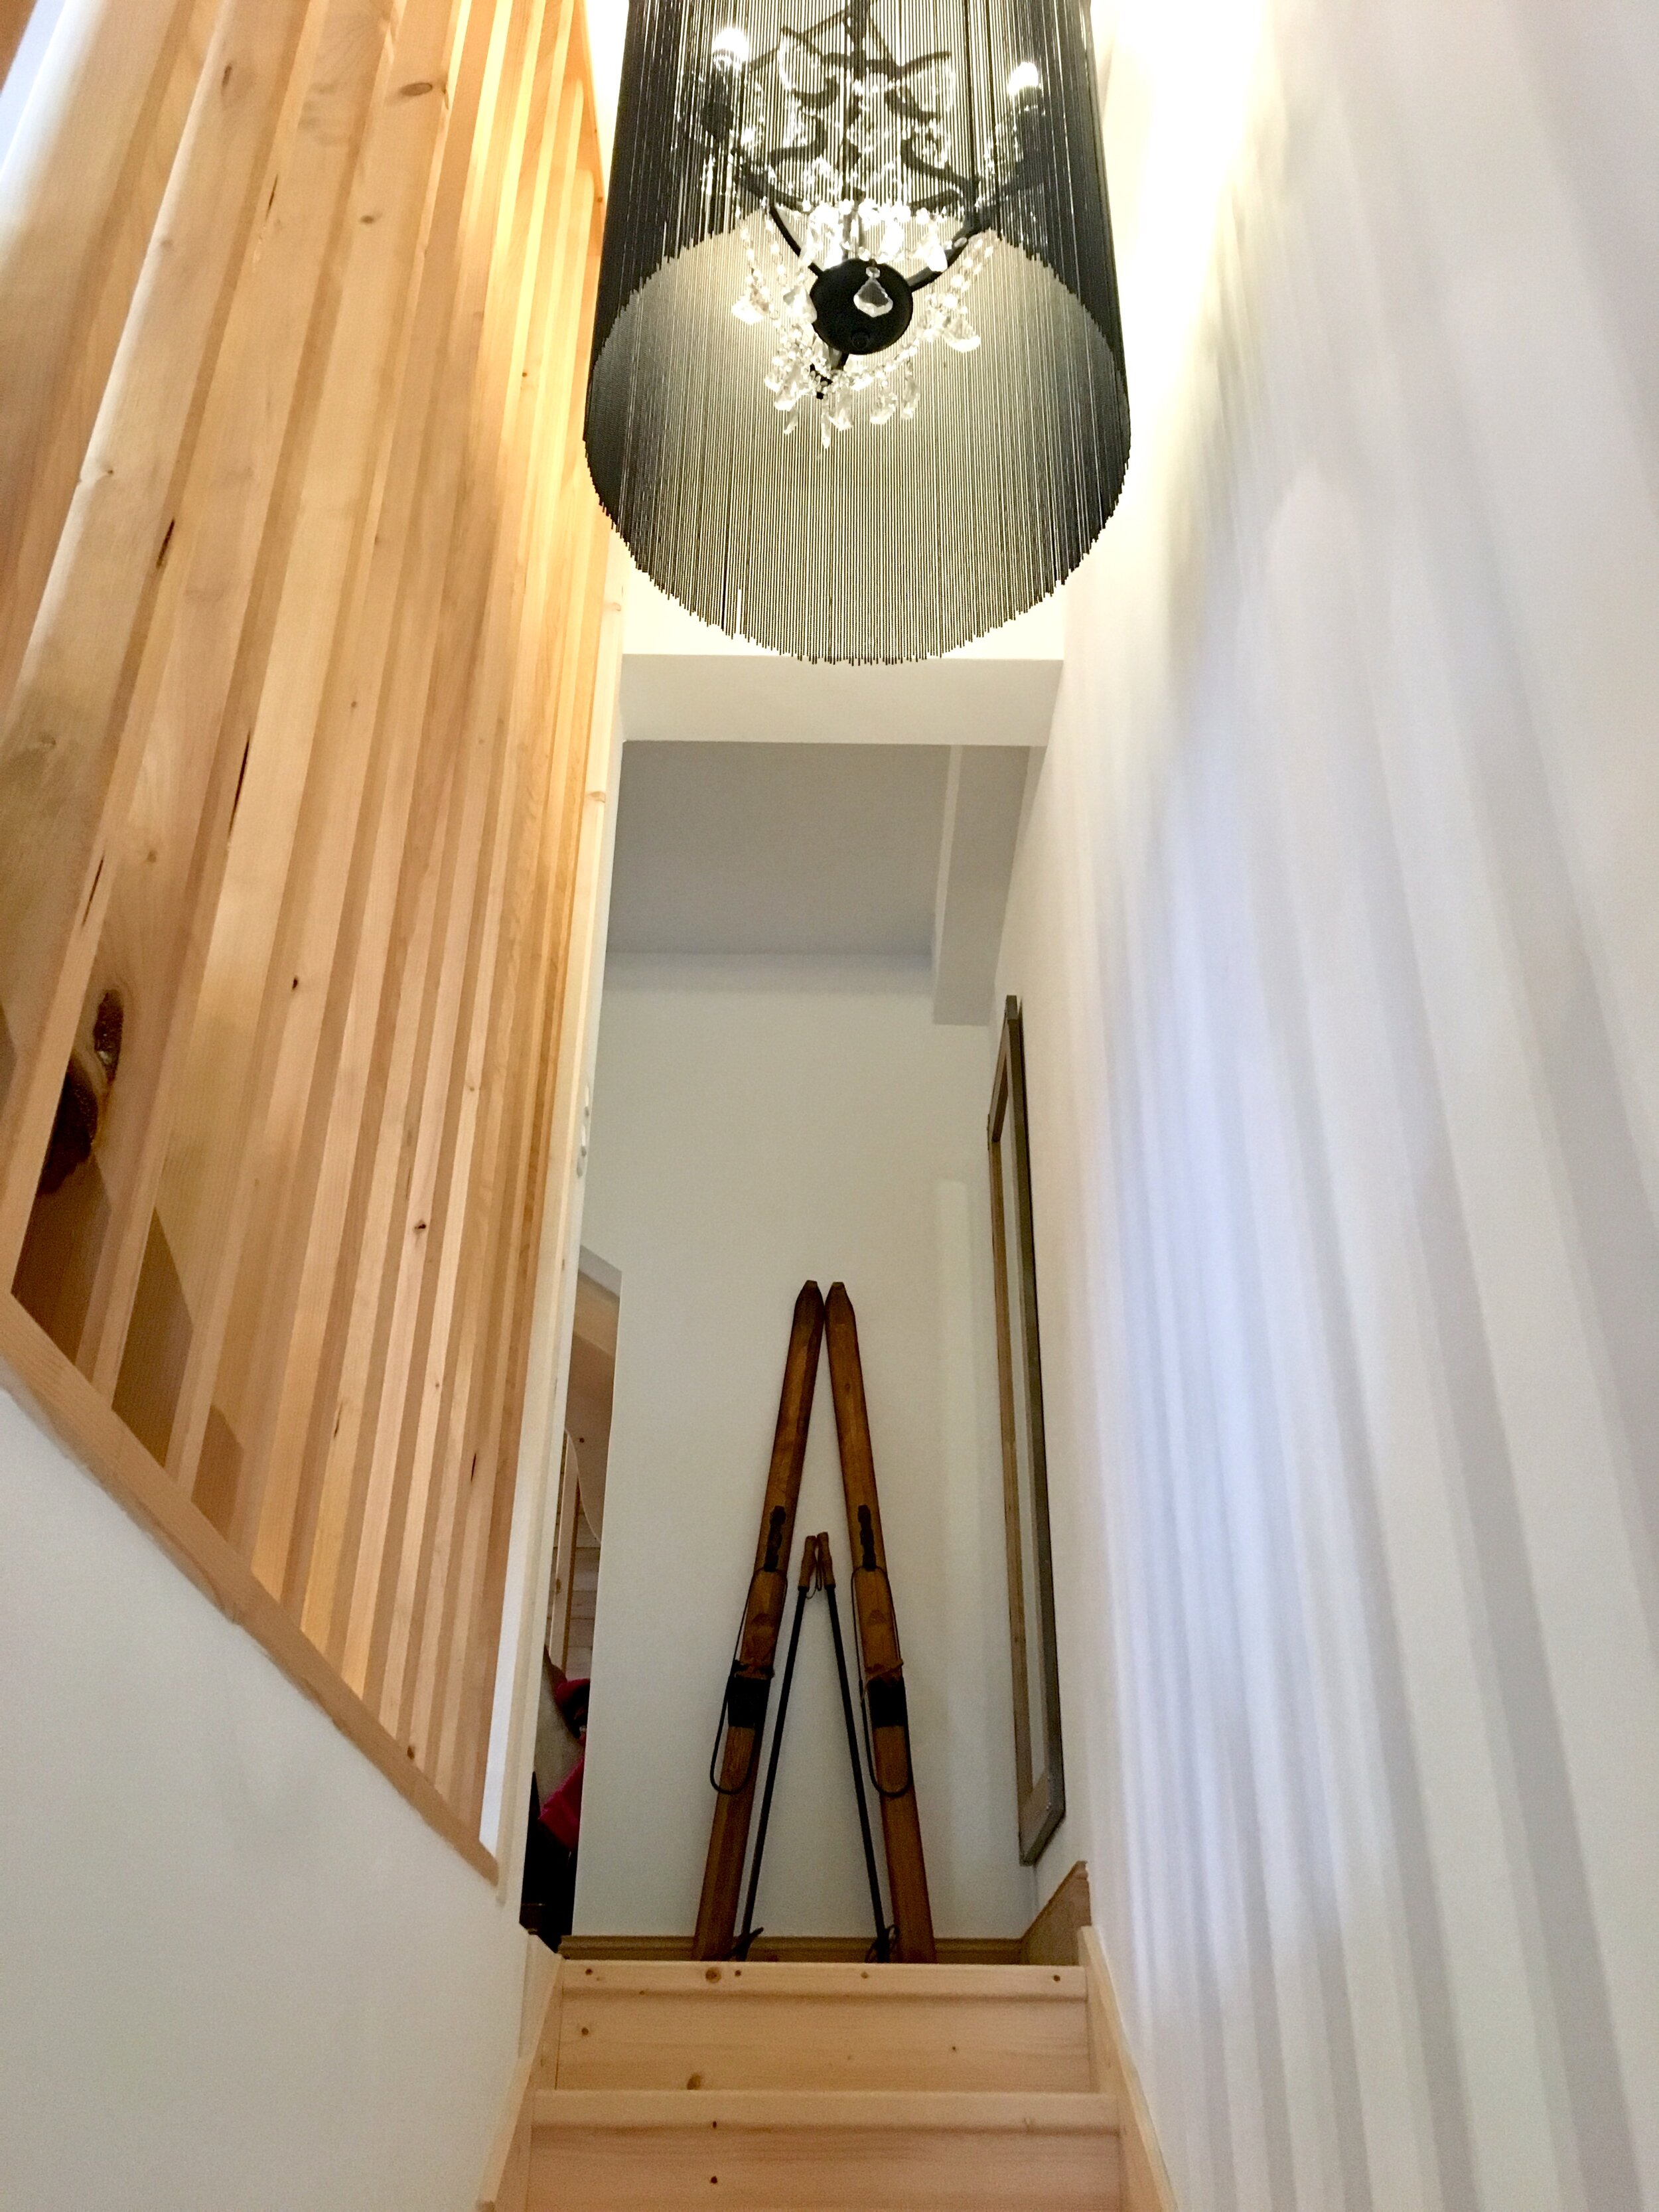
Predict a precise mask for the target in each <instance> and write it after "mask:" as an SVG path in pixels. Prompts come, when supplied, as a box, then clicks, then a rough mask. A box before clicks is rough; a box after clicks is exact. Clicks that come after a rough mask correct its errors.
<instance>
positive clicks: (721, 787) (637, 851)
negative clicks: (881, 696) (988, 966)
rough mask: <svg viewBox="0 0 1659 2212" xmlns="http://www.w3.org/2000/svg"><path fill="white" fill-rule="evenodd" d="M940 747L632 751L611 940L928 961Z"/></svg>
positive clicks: (641, 950) (940, 829) (643, 950)
mask: <svg viewBox="0 0 1659 2212" xmlns="http://www.w3.org/2000/svg"><path fill="white" fill-rule="evenodd" d="M950 764H951V757H950V753H949V750H948V749H947V748H946V747H945V746H942V745H905V744H876V745H859V744H684V743H667V744H650V743H644V744H641V743H640V742H638V741H637V740H633V741H630V742H629V744H627V745H626V746H625V747H624V748H623V768H622V799H621V804H620V807H619V809H618V811H617V858H616V867H615V873H614V877H613V880H612V890H611V932H610V948H611V951H612V952H614V953H621V954H624V955H627V954H653V955H659V956H661V955H682V954H688V953H690V954H711V953H725V954H790V955H803V954H811V955H818V956H824V957H868V956H876V957H885V958H900V959H903V958H908V959H915V960H917V961H926V960H928V959H930V958H931V957H932V955H933V914H934V903H935V897H936V893H937V889H938V882H939V851H940V844H941V840H942V837H943V835H944V825H945V787H946V784H947V781H948V780H949V772H950Z"/></svg>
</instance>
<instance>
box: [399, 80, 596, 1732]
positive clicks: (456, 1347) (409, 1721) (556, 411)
mask: <svg viewBox="0 0 1659 2212" xmlns="http://www.w3.org/2000/svg"><path fill="white" fill-rule="evenodd" d="M582 112H583V110H582V103H581V98H580V88H576V87H573V88H570V90H569V92H568V94H567V98H566V101H565V106H564V110H563V112H562V116H561V118H560V126H559V140H558V144H557V148H556V155H557V165H558V167H557V188H558V202H557V234H556V238H555V239H554V240H553V252H552V255H551V264H550V271H549V281H550V289H551V292H552V300H551V303H550V304H551V307H552V308H553V310H554V313H555V315H556V325H557V327H556V331H554V332H552V333H551V334H550V335H551V343H550V344H549V345H548V346H547V347H546V349H545V351H544V356H543V358H542V360H541V362H540V364H539V366H538V393H537V410H536V422H535V424H534V432H535V440H534V446H533V455H534V458H533V462H532V482H533V484H534V487H535V492H536V499H535V512H534V514H533V516H532V529H531V532H530V533H529V539H528V549H527V550H528V554H529V557H528V559H527V561H526V568H525V574H524V578H523V582H522V586H521V598H522V604H523V612H524V614H525V617H526V619H525V620H524V621H523V622H522V623H521V625H520V635H519V637H518V640H517V647H516V665H515V666H514V669H513V675H512V688H511V692H510V696H509V698H508V701H507V714H508V718H509V725H510V726H511V728H512V730H513V732H514V734H513V739H512V742H513V747H514V750H515V751H516V752H521V753H524V754H526V756H529V755H530V752H531V748H532V746H533V745H534V744H536V742H537V740H538V738H540V736H541V733H542V732H544V731H545V730H546V729H548V728H550V727H552V726H555V725H554V723H553V717H552V714H551V712H550V702H548V701H547V700H546V698H545V696H544V687H543V684H542V682H541V678H542V673H543V661H544V649H543V648H544V639H545V637H546V635H547V627H548V626H547V624H546V623H545V620H544V611H545V610H546V609H547V608H548V607H549V606H550V605H556V603H557V602H556V595H555V594H554V592H553V591H552V589H551V588H550V575H551V574H552V571H553V567H554V559H555V555H556V550H557V547H558V544H560V543H561V542H562V541H561V539H560V538H559V532H560V529H561V527H562V516H563V511H562V503H561V499H560V485H561V483H562V474H563V469H564V455H565V453H566V450H567V447H568V440H569V437H570V435H571V423H570V419H569V410H568V403H567V401H566V398H565V393H566V392H567V389H568V384H569V376H568V361H567V358H566V354H565V349H566V348H567V347H568V345H570V344H571V343H574V337H575V334H576V332H577V331H579V329H580V326H581V325H580V320H579V313H580V301H581V299H582V294H581V291H580V289H579V287H580V285H581V284H582V283H585V280H586V254H585V251H584V240H585V226H586V220H587V210H588V206H589V203H590V198H591V191H590V190H589V188H588V186H587V185H586V179H580V189H579V180H578V178H577V175H576V172H575V167H574V161H575V152H576V146H577V143H578V139H579V135H580V126H581V121H582ZM555 759H556V747H548V748H545V749H544V751H543V752H542V753H541V755H540V757H527V758H526V775H527V785H526V791H527V796H526V799H525V800H524V802H523V803H522V805H520V808H519V809H518V810H517V814H516V826H517V829H518V833H519V834H518V840H517V845H516V848H515V849H514V851H513V854H512V855H511V860H510V872H509V875H508V876H507V878H504V880H503V884H502V900H503V905H502V910H501V921H500V935H501V941H502V946H503V952H504V957H502V958H501V961H500V962H499V963H498V966H497V969H496V974H495V979H494V982H495V987H494V990H493V993H492V994H491V999H490V1003H489V1005H488V1006H487V1007H485V1008H483V1010H482V1011H483V1017H484V1021H485V1030H484V1040H483V1052H484V1068H485V1075H484V1091H485V1096H486V1101H487V1110H486V1112H485V1115H484V1116H483V1126H482V1129H481V1132H480V1134H479V1137H478V1146H479V1155H478V1165H477V1187H478V1188H479V1189H480V1190H481V1191H482V1192H483V1193H484V1194H487V1196H488V1199H489V1202H488V1203H483V1204H479V1205H476V1206H470V1207H469V1208H468V1209H467V1215H466V1237H467V1243H466V1246H465V1249H464V1250H463V1252H462V1253H461V1255H459V1260H458V1273H459V1283H458V1286H457V1305H456V1309H455V1314H454V1317H453V1321H452V1326H451V1328H450V1330H449V1332H448V1341H447V1344H446V1345H445V1346H442V1347H441V1348H440V1349H441V1366H440V1365H439V1364H437V1363H435V1370H434V1374H433V1377H432V1382H433V1385H434V1387H435V1389H436V1390H437V1393H438V1397H439V1419H438V1423H437V1425H436V1428H435V1438H434V1449H435V1453H436V1454H437V1455H440V1478H439V1486H438V1492H437V1497H436V1502H435V1510H434V1511H433V1514H432V1516H431V1518H430V1525H429V1527H428V1529H426V1530H424V1531H423V1532H422V1559H421V1561H420V1571H421V1573H422V1576H423V1577H424V1578H425V1579H424V1587H420V1588H417V1589H416V1594H415V1600H414V1602H415V1604H416V1606H417V1607H418V1613H419V1617H418V1620H415V1621H413V1622H411V1626H410V1642H411V1644H413V1645H414V1646H415V1663H414V1665H413V1667H412V1668H410V1669H409V1670H408V1673H407V1675H406V1679H405V1680H404V1684H403V1686H402V1700H401V1705H400V1706H399V1708H398V1732H399V1733H400V1734H402V1735H404V1737H405V1739H406V1740H407V1741H410V1742H411V1743H412V1745H413V1747H414V1754H415V1756H416V1758H418V1759H422V1761H423V1762H427V1761H429V1759H430V1757H431V1752H432V1737H433V1729H434V1716H435V1707H436V1701H437V1694H438V1683H439V1680H440V1678H441V1674H442V1668H443V1655H444V1653H445V1651H446V1650H447V1645H448V1641H449V1638H450V1637H451V1635H452V1633H453V1618H454V1606H455V1602H456V1598H457V1594H458V1589H459V1564H460V1557H461V1549H462V1547H461V1544H460V1543H459V1542H458V1541H457V1539H458V1529H459V1528H463V1527H464V1524H465V1499H466V1496H467V1493H468V1492H469V1491H470V1489H471V1484H472V1481H473V1479H474V1475H475V1473H476V1468H477V1453H476V1449H475V1447H474V1445H473V1442H472V1438H471V1431H470V1427H469V1423H470V1421H471V1418H472V1408H473V1392H474V1389H475V1383H476V1378H477V1376H478V1374H479V1373H480V1372H482V1370H481V1369H480V1367H479V1365H478V1353H477V1330H478V1327H479V1325H480V1313H481V1309H482V1308H483V1305H484V1304H485V1303H486V1300H487V1297H488V1290H489V1253H490V1250H491V1249H492V1242H493V1239H494V1237H495V1234H496V1233H497V1232H498V1231H499V1230H500V1228H501V1225H503V1224H504V1223H505V1221H506V1219H507V1216H508V1213H509V1212H510V1208H511V1204H512V1196H511V1190H512V1186H511V1182H510V1177H509V1179H508V1180H507V1182H505V1183H504V1182H503V1181H502V1179H501V1164H500V1163H501V1128H502V1122H503V1119H504V1116H506V1115H507V1113H508V1110H509V1108H510V1105H511V1103H513V1101H515V1100H516V1099H517V1098H518V1097H520V1096H521V1094H522V1091H523V1085H522V1082H520V1083H519V1084H517V1085H512V1084H510V1083H509V1080H508V1073H509V1069H510V1067H511V1066H513V1065H514V1064H516V1062H517V1060H518V1058H519V1056H520V1054H522V1052H523V1032H524V1030H525V1029H526V1027H528V1026H531V1024H527V1023H526V1020H525V1018H524V1012H523V1009H522V1008H521V1006H520V1000H519V994H518V981H519V975H520V967H521V951H522V945H523V939H524V932H525V927H526V887H527V884H529V883H530V882H531V881H532V879H533V875H534V861H535V856H536V854H537V853H538V851H539V849H540V846H541V842H542V836H543V831H542V823H543V821H544V815H545V809H546V805H547V803H548V789H549V781H550V775H551V773H552V769H553V764H554V762H555ZM507 1158H508V1159H509V1161H510V1158H511V1155H510V1151H509V1152H508V1154H507ZM504 1191H505V1192H506V1194H507V1195H506V1197H505V1199H504V1198H503V1195H502V1194H503V1192H504ZM387 1724H388V1726H390V1725H392V1712H391V1710H390V1708H388V1710H387Z"/></svg>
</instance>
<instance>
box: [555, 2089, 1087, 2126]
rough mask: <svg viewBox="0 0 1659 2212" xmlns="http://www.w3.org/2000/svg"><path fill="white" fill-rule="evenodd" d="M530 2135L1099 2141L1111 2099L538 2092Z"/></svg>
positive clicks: (979, 2093)
mask: <svg viewBox="0 0 1659 2212" xmlns="http://www.w3.org/2000/svg"><path fill="white" fill-rule="evenodd" d="M532 2122H533V2124H534V2126H535V2129H536V2130H537V2132H538V2134H539V2133H542V2132H544V2131H558V2130H571V2129H582V2130H592V2131H594V2132H600V2133H606V2134H614V2133H619V2132H623V2131H627V2132H629V2133H641V2134H648V2133H654V2132H657V2131H659V2130H671V2129H692V2130H702V2129H707V2130H708V2131H709V2132H710V2133H711V2134H712V2133H714V2131H715V2130H719V2129H722V2128H724V2129H727V2130H732V2132H734V2133H737V2132H742V2133H747V2134H756V2135H759V2134H769V2133H778V2132H784V2133H790V2134H795V2133H799V2132H801V2131H803V2130H817V2129H826V2130H834V2131H836V2132H837V2133H845V2134H848V2135H852V2134H855V2133H860V2132H866V2131H881V2132H898V2131H904V2132H912V2131H914V2132H923V2133H927V2132H947V2133H951V2132H953V2133H962V2134H969V2135H1008V2134H1020V2135H1035V2134H1044V2135H1109V2134H1112V2133H1113V2132H1115V2130H1116V2127H1117V2124H1118V2114H1117V2105H1116V2101H1115V2099H1113V2098H1112V2097H1109V2096H1106V2095H1103V2094H1102V2093H1100V2092H1099V2091H1097V2090H1077V2089H1070V2090H1067V2089H1060V2090H1027V2089H1015V2090H1000V2089H542V2090H538V2092H537V2093H536V2096H535V2099H534V2101H533V2105H532Z"/></svg>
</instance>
